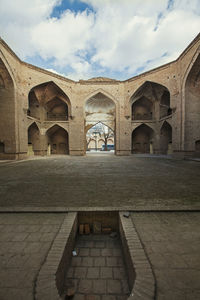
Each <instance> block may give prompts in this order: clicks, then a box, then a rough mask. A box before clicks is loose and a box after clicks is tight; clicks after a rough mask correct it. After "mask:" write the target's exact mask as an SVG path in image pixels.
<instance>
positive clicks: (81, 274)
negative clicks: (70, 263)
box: [74, 267, 87, 278]
mask: <svg viewBox="0 0 200 300" xmlns="http://www.w3.org/2000/svg"><path fill="white" fill-rule="evenodd" d="M86 273H87V268H85V267H76V268H75V269H74V277H75V278H86Z"/></svg>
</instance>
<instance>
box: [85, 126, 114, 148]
mask: <svg viewBox="0 0 200 300" xmlns="http://www.w3.org/2000/svg"><path fill="white" fill-rule="evenodd" d="M86 141H87V151H88V152H92V151H93V152H94V151H95V152H97V151H98V152H99V151H100V152H101V151H110V152H114V150H115V142H114V131H113V130H112V129H111V128H110V127H108V126H106V125H105V124H103V123H101V122H98V123H97V124H95V125H94V126H92V127H91V128H90V129H89V130H88V131H87V133H86Z"/></svg>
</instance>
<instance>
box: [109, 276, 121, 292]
mask: <svg viewBox="0 0 200 300" xmlns="http://www.w3.org/2000/svg"><path fill="white" fill-rule="evenodd" d="M107 292H108V294H121V293H122V288H121V281H120V280H112V279H109V280H108V281H107Z"/></svg>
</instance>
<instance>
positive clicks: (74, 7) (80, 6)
mask: <svg viewBox="0 0 200 300" xmlns="http://www.w3.org/2000/svg"><path fill="white" fill-rule="evenodd" d="M67 9H69V10H71V11H74V12H78V11H84V10H92V11H93V8H92V6H91V5H89V4H87V3H84V2H81V1H79V0H74V1H70V0H69V1H66V0H62V2H61V3H60V4H59V5H57V6H55V7H54V8H53V11H52V13H51V17H55V18H60V16H61V15H62V13H63V12H64V11H66V10H67Z"/></svg>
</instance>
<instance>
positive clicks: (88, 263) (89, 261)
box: [81, 257, 93, 267]
mask: <svg viewBox="0 0 200 300" xmlns="http://www.w3.org/2000/svg"><path fill="white" fill-rule="evenodd" d="M81 266H82V267H92V266H93V257H83V258H82V261H81Z"/></svg>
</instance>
